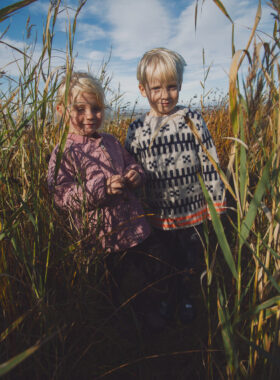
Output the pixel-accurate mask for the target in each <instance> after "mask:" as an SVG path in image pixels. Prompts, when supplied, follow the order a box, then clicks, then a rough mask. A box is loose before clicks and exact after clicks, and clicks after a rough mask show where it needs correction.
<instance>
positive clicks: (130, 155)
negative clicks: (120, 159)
mask: <svg viewBox="0 0 280 380" xmlns="http://www.w3.org/2000/svg"><path fill="white" fill-rule="evenodd" d="M136 125H137V121H135V122H134V123H132V124H130V126H129V127H128V131H127V135H126V140H125V153H124V157H125V162H126V165H127V166H126V170H125V172H128V171H129V170H131V169H133V170H135V171H137V172H138V173H139V174H140V175H141V177H142V181H144V180H145V172H144V170H143V168H142V166H141V165H140V164H138V163H137V156H138V153H139V147H138V145H137V139H136V136H135V128H136Z"/></svg>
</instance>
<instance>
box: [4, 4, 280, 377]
mask: <svg viewBox="0 0 280 380" xmlns="http://www.w3.org/2000/svg"><path fill="white" fill-rule="evenodd" d="M30 2H31V1H29V2H28V1H23V2H19V3H17V4H18V5H17V6H18V7H20V6H22V5H27V4H28V3H30ZM215 3H216V4H217V6H218V7H219V10H218V9H217V11H222V12H224V14H225V16H226V17H227V18H228V19H229V20H230V21H232V20H231V18H230V15H229V14H228V13H227V11H226V9H225V7H224V5H223V4H222V2H221V1H215ZM83 5H84V2H80V7H79V8H78V9H77V12H76V16H75V17H74V19H73V21H72V22H71V21H69V25H68V32H67V33H68V42H67V46H66V54H65V67H63V68H58V69H56V68H53V66H52V56H53V37H54V33H55V25H56V20H57V16H58V12H59V10H60V9H61V4H60V1H59V0H58V1H56V2H52V4H51V5H50V8H49V12H48V14H47V16H46V23H45V27H44V33H43V41H42V49H41V55H40V57H39V59H37V60H36V62H34V61H33V59H32V47H31V46H30V47H27V48H26V49H25V50H24V51H20V54H21V56H22V61H23V65H21V66H18V72H19V77H18V79H17V83H16V84H13V83H14V82H11V85H10V89H9V90H8V91H6V92H1V99H0V144H1V150H0V155H1V157H0V186H1V193H0V202H1V203H0V204H1V206H0V223H1V226H0V249H1V257H0V308H1V309H0V310H1V315H0V320H1V322H2V326H3V328H2V333H1V335H0V352H1V361H2V364H0V376H1V375H4V374H6V375H7V376H8V378H11V379H13V378H17V379H20V378H28V377H30V376H31V375H32V378H38V379H42V378H75V376H76V377H77V376H80V377H81V378H87V377H86V376H87V374H88V373H90V374H92V376H90V378H98V376H99V378H101V377H103V378H104V377H110V376H111V375H112V376H114V374H115V375H116V376H118V375H119V374H121V375H120V376H123V378H125V376H128V377H127V378H135V377H136V376H138V378H139V379H149V378H155V377H153V371H155V367H152V365H151V362H152V361H156V360H159V359H160V358H164V361H165V362H167V361H168V358H174V357H181V356H183V357H188V356H189V355H193V354H194V353H195V352H198V351H199V352H200V353H201V357H202V359H201V357H200V356H199V359H197V358H196V360H195V361H194V362H193V367H198V366H199V367H200V370H199V371H200V372H199V373H200V376H202V377H203V378H208V379H217V378H221V379H225V378H228V379H241V378H252V379H256V378H258V379H262V378H268V379H276V378H277V374H278V372H279V368H278V367H279V360H278V356H279V345H280V337H279V315H280V308H279V302H280V292H279V290H280V284H279V279H280V272H279V270H280V261H279V258H280V256H279V255H280V252H279V251H280V250H279V244H280V238H279V234H280V230H279V222H280V210H279V207H280V206H279V204H280V202H279V200H280V194H279V190H280V175H279V164H280V141H279V139H280V115H279V108H280V105H279V75H280V68H279V64H278V54H279V22H280V19H279V12H280V8H279V4H278V2H277V1H276V0H275V1H272V2H271V3H270V6H271V9H272V12H273V14H274V16H273V17H274V18H273V20H274V25H273V30H272V37H271V43H270V44H268V43H262V42H257V40H254V37H255V36H256V30H257V26H258V22H259V18H260V17H261V9H260V7H259V9H258V11H257V14H256V19H255V26H254V29H253V30H252V34H251V36H250V39H249V41H248V45H247V46H246V47H244V48H246V54H245V55H244V52H239V51H237V52H235V47H234V44H233V46H232V51H233V59H232V65H231V68H230V79H229V95H228V97H225V98H223V99H221V101H220V102H219V103H216V104H215V106H214V107H213V108H211V109H210V108H207V107H204V104H203V103H202V110H203V113H204V118H205V119H206V121H207V124H208V126H209V128H210V130H211V133H212V135H213V137H214V140H215V143H216V146H217V149H218V153H219V156H220V158H221V168H220V169H219V170H221V175H222V176H223V179H224V182H225V184H226V187H227V190H228V192H227V198H228V213H227V215H226V217H225V218H224V219H223V220H221V219H220V218H219V217H218V216H217V215H216V213H215V209H214V207H212V205H211V200H210V198H209V197H208V194H207V190H206V189H205V187H204V184H203V182H201V185H202V187H203V189H204V192H205V196H206V198H207V199H208V203H209V209H210V211H211V216H212V225H213V227H211V225H209V226H205V231H206V244H205V261H206V276H205V277H203V276H202V280H201V282H202V294H203V295H204V297H205V308H206V309H205V308H204V309H203V310H206V311H207V312H208V317H207V318H205V319H201V320H200V323H205V324H206V325H207V331H208V332H207V336H206V338H205V337H200V338H199V344H200V346H199V347H200V348H199V349H198V348H197V346H192V345H191V344H192V342H191V341H189V342H187V340H186V339H184V341H183V342H181V346H180V347H181V348H180V350H179V351H178V349H177V346H176V344H177V341H178V340H179V341H180V337H181V335H182V334H183V335H184V334H185V333H186V331H187V336H188V337H189V336H190V335H191V331H190V329H192V327H191V328H189V330H184V329H183V328H182V326H179V327H178V326H173V327H172V328H171V329H170V330H169V331H167V332H166V335H164V334H163V336H162V337H157V339H158V344H156V343H155V345H152V344H151V343H150V344H149V348H148V350H147V348H146V346H145V337H144V336H143V333H142V331H141V330H140V329H139V326H138V322H137V320H135V323H133V325H132V327H131V329H130V330H129V339H128V338H127V335H126V334H128V333H127V331H126V333H124V334H123V335H122V334H120V332H119V330H120V329H125V328H128V327H127V326H126V323H127V321H128V319H129V320H133V318H134V316H133V315H132V316H131V315H130V314H129V313H131V311H130V310H129V308H128V309H127V313H128V314H126V313H123V312H122V310H121V309H120V310H115V309H114V307H113V305H112V303H111V300H110V299H109V298H108V296H107V295H106V293H105V292H103V288H104V286H105V285H104V283H105V282H106V281H105V280H106V275H107V272H106V268H105V270H104V268H103V266H102V260H98V259H96V258H94V257H93V256H92V255H91V252H87V251H86V250H84V249H83V244H82V241H81V237H80V236H78V235H77V234H76V232H75V229H74V227H73V226H72V227H71V225H69V224H68V223H65V217H66V216H65V215H61V213H60V212H59V211H58V210H57V209H56V207H55V205H54V204H53V200H52V199H51V198H50V196H49V194H48V190H47V184H46V172H47V165H48V158H49V155H50V153H51V151H52V149H53V148H54V146H55V144H57V143H60V146H61V150H63V144H64V141H65V138H66V135H67V128H66V129H65V128H64V126H63V125H62V124H61V125H60V124H59V123H57V121H56V119H55V116H54V115H55V112H54V111H55V93H56V89H57V87H58V84H59V81H60V76H61V75H62V74H63V75H65V74H66V75H67V76H68V78H70V75H71V71H72V70H73V67H74V59H73V44H74V38H75V29H76V24H77V22H78V21H77V20H78V14H79V11H80V10H81V7H82V6H83ZM15 9H16V8H15V7H14V8H10V7H8V9H5V8H4V9H2V10H0V17H1V19H0V21H1V20H3V19H4V18H5V17H7V16H8V15H9V14H11V12H12V11H14V10H15ZM233 25H234V24H233ZM233 31H234V27H233ZM232 40H233V41H234V38H233V39H232ZM250 47H251V48H252V49H251V50H250V49H249V48H250ZM11 48H12V47H11ZM250 51H251V52H252V53H250ZM244 60H248V62H249V69H248V74H247V76H246V77H245V78H243V77H241V76H240V74H239V70H240V67H241V64H242V62H243V64H244V62H245V61H244ZM0 69H1V68H0ZM2 75H5V73H2ZM100 76H101V80H103V84H104V87H105V88H107V89H108V91H109V83H110V76H109V75H108V74H107V66H106V64H105V65H104V67H103V70H101V73H100ZM114 101H115V103H114V104H113V108H114V107H115V110H116V112H115V118H114V119H113V120H111V121H110V122H109V123H108V125H107V130H108V131H109V132H111V133H114V134H115V135H116V136H117V137H118V138H119V139H120V140H121V141H123V140H124V138H125V134H126V129H127V126H128V123H129V120H125V119H123V118H121V115H120V113H119V111H118V110H119V108H120V105H121V103H120V95H119V93H116V96H115V98H114ZM214 235H215V236H216V239H214ZM130 280H132V281H133V280H134V279H133V278H132V279H130ZM127 281H128V282H129V279H128V280H127ZM128 286H129V285H128ZM127 304H128V305H129V302H127ZM123 309H124V308H123ZM132 314H133V313H132ZM191 336H192V337H193V335H191ZM204 338H205V340H204ZM201 345H202V346H203V348H201ZM162 349H165V351H162ZM170 360H171V359H170ZM23 361H24V363H23ZM191 367H192V363H190V364H189V367H188V369H185V372H182V371H181V375H180V376H181V377H178V378H191V377H187V375H186V374H188V373H191V370H190V368H191ZM196 369H197V368H196ZM193 370H195V369H194V368H193ZM125 371H126V372H125ZM174 373H175V372H174ZM178 373H179V372H178ZM193 373H195V372H193ZM176 376H179V375H178V374H177V375H176ZM183 376H184V377H183ZM188 376H191V375H188ZM193 376H194V375H193ZM197 376H198V375H197ZM110 378H112V377H110ZM116 378H120V377H116ZM174 378H175V375H174ZM192 378H195V377H192ZM198 378H199V377H198Z"/></svg>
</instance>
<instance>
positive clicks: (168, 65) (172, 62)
mask: <svg viewBox="0 0 280 380" xmlns="http://www.w3.org/2000/svg"><path fill="white" fill-rule="evenodd" d="M185 66H186V62H185V60H184V58H183V57H182V56H181V55H180V54H178V53H176V52H174V51H172V50H169V49H165V48H156V49H152V50H149V51H147V52H146V53H145V54H144V55H143V57H142V58H141V60H140V62H139V64H138V67H137V79H138V81H139V84H142V85H143V86H144V87H145V85H146V84H147V82H148V80H149V79H150V78H151V77H152V76H153V75H155V76H157V77H159V78H160V79H161V80H162V81H163V82H168V81H169V80H176V81H177V82H178V84H179V85H180V86H181V84H182V82H183V73H184V67H185Z"/></svg>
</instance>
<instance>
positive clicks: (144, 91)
mask: <svg viewBox="0 0 280 380" xmlns="http://www.w3.org/2000/svg"><path fill="white" fill-rule="evenodd" d="M139 89H140V92H141V95H142V96H145V97H146V98H147V99H148V101H149V104H150V106H151V111H150V115H152V116H164V115H169V114H170V113H171V112H172V111H173V109H174V108H175V106H176V104H177V102H178V98H179V92H180V89H181V88H180V85H179V84H178V82H177V81H176V80H168V81H166V82H163V81H161V80H160V79H159V78H157V77H154V78H151V79H149V80H148V81H147V84H146V85H145V86H143V85H142V84H139Z"/></svg>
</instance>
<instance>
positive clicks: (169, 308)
mask: <svg viewBox="0 0 280 380" xmlns="http://www.w3.org/2000/svg"><path fill="white" fill-rule="evenodd" d="M159 314H160V315H161V317H162V318H163V319H164V320H166V321H172V319H173V318H174V314H175V308H174V306H173V305H172V304H171V303H170V302H168V301H161V302H160V307H159Z"/></svg>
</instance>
